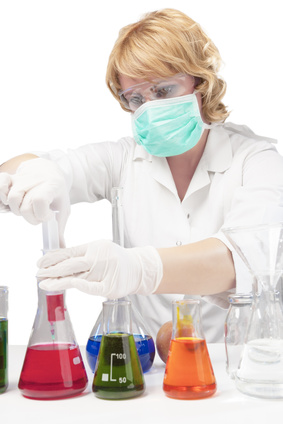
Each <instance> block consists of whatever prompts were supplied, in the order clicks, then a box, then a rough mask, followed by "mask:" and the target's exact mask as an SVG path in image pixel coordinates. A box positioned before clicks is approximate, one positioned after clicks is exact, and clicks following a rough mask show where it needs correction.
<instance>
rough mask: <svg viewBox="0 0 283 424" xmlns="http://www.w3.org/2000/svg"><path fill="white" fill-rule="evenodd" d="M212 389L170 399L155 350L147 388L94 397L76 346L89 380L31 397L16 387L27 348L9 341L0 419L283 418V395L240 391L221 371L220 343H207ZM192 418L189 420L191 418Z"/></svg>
mask: <svg viewBox="0 0 283 424" xmlns="http://www.w3.org/2000/svg"><path fill="white" fill-rule="evenodd" d="M208 349H209V354H210V358H211V362H212V366H213V369H214V373H215V377H216V381H217V392H216V393H215V394H214V396H212V397H210V398H206V399H202V400H175V399H170V398H168V397H166V396H165V394H164V392H163V390H162V383H163V376H164V369H165V365H164V364H163V362H161V360H160V359H159V357H158V355H157V354H156V358H155V362H154V365H153V367H152V368H151V370H150V371H149V372H148V373H146V374H145V383H146V391H145V393H144V394H143V395H142V396H140V397H137V398H134V399H129V400H122V401H109V400H102V399H98V398H96V397H95V396H94V394H93V393H92V390H91V386H92V377H93V374H92V373H91V371H90V370H89V367H88V364H87V361H86V359H85V347H84V346H83V347H81V353H82V356H83V359H84V363H85V367H86V370H87V372H88V377H89V383H88V387H87V389H86V391H85V392H84V393H83V394H81V395H80V396H78V397H74V398H69V399H61V400H54V401H46V400H45V401H42V400H32V399H27V398H25V397H23V396H22V395H21V393H20V391H19V390H18V380H19V376H20V372H21V368H22V364H23V359H24V355H25V352H26V347H25V346H9V387H8V390H7V391H6V392H5V393H4V394H2V395H0V422H1V424H14V423H19V424H22V423H28V424H33V423H36V424H45V423H50V422H51V423H52V424H57V423H58V424H65V423H66V424H67V423H68V424H73V423H75V424H82V423H89V424H90V423H91V424H92V423H94V424H98V423H106V424H108V423H111V424H112V423H113V424H114V423H115V424H116V423H131V424H136V423H143V424H151V423H155V422H157V423H158V424H161V423H170V424H175V423H176V424H179V423H180V424H183V423H184V424H185V423H193V424H202V423H205V424H210V423H216V422H217V423H222V422H223V423H224V422H225V423H226V422H227V423H228V424H230V423H237V424H239V423H240V424H246V423H248V422H250V423H251V424H259V423H264V424H267V423H268V421H269V420H272V421H273V420H274V419H278V420H280V421H281V420H282V416H283V399H282V400H265V399H257V398H253V397H250V396H246V395H244V394H242V393H240V392H239V391H238V390H237V389H236V388H235V385H234V382H233V381H232V380H230V379H229V377H228V376H227V374H226V371H225V350H224V345H223V344H209V345H208ZM193 420H194V421H193Z"/></svg>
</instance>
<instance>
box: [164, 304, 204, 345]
mask: <svg viewBox="0 0 283 424" xmlns="http://www.w3.org/2000/svg"><path fill="white" fill-rule="evenodd" d="M172 316H173V331H172V339H176V338H180V337H193V338H199V339H204V335H203V331H202V324H201V313H200V301H199V300H195V299H184V300H178V301H174V302H173V303H172Z"/></svg>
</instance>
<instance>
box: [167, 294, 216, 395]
mask: <svg viewBox="0 0 283 424" xmlns="http://www.w3.org/2000/svg"><path fill="white" fill-rule="evenodd" d="M172 308H173V310H172V312H173V331H172V339H171V342H170V348H169V353H168V359H167V362H166V367H165V375H164V380H163V390H164V392H165V394H166V395H167V396H168V397H171V398H175V399H202V398H205V397H208V396H212V395H213V394H214V393H215V391H216V381H215V376H214V372H213V368H212V365H211V361H210V357H209V353H208V349H207V345H206V340H205V338H204V336H203V332H202V325H201V315H200V301H199V300H197V299H184V300H178V301H173V302H172Z"/></svg>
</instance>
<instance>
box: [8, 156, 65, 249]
mask: <svg viewBox="0 0 283 424" xmlns="http://www.w3.org/2000/svg"><path fill="white" fill-rule="evenodd" d="M1 202H2V208H3V205H4V207H5V205H6V207H9V209H10V210H11V211H12V212H13V213H14V214H16V215H21V216H23V217H24V218H25V219H26V221H28V222H29V223H30V224H34V225H35V224H39V223H41V222H44V221H48V220H49V219H51V217H52V212H51V211H58V212H59V213H58V216H57V220H58V228H59V237H60V246H65V243H64V230H65V226H66V222H67V219H68V216H69V214H70V198H69V193H68V188H67V184H66V181H65V178H64V175H63V173H62V171H61V169H60V168H59V166H58V165H57V164H56V163H54V162H52V161H50V160H47V159H41V158H38V159H30V160H27V161H25V162H23V163H22V164H21V165H20V166H19V167H18V169H17V171H16V173H15V174H8V173H6V172H2V173H0V203H1Z"/></svg>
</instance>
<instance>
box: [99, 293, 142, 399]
mask: <svg viewBox="0 0 283 424" xmlns="http://www.w3.org/2000/svg"><path fill="white" fill-rule="evenodd" d="M92 390H93V392H94V394H95V395H96V396H97V397H99V398H102V399H113V400H114V399H116V400H119V399H128V398H132V397H136V396H140V395H141V394H142V393H143V392H144V390H145V383H144V378H143V372H142V368H141V364H140V360H139V356H138V353H137V349H136V344H135V340H134V337H133V334H132V329H131V302H130V301H126V300H119V301H116V300H113V301H110V300H108V301H105V302H103V336H102V339H101V346H100V349H99V354H98V359H97V362H96V367H95V372H94V378H93V385H92Z"/></svg>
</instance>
